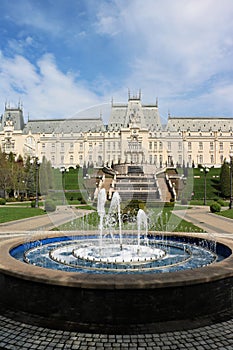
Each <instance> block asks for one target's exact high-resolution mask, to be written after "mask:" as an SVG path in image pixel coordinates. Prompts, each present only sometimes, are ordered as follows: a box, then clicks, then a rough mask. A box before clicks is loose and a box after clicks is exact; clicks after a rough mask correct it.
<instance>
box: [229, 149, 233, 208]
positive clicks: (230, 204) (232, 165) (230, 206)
mask: <svg viewBox="0 0 233 350" xmlns="http://www.w3.org/2000/svg"><path fill="white" fill-rule="evenodd" d="M232 158H233V155H232V154H230V203H229V209H232V170H233V169H232V167H233V164H232Z"/></svg>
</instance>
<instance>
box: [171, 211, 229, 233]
mask: <svg viewBox="0 0 233 350" xmlns="http://www.w3.org/2000/svg"><path fill="white" fill-rule="evenodd" d="M174 213H175V214H176V215H177V216H179V217H180V218H184V219H185V220H186V221H190V222H192V223H193V224H194V225H196V226H198V227H200V228H202V229H203V230H205V231H206V232H208V233H217V234H224V235H225V234H233V220H232V219H228V218H224V217H223V216H219V215H216V214H212V213H211V212H210V209H209V206H193V207H191V208H190V209H186V210H175V211H174Z"/></svg>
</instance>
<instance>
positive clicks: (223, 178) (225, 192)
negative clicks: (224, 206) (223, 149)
mask: <svg viewBox="0 0 233 350" xmlns="http://www.w3.org/2000/svg"><path fill="white" fill-rule="evenodd" d="M220 188H221V194H222V196H223V197H229V196H230V168H229V164H228V163H227V162H226V160H224V162H223V165H222V167H221V172H220Z"/></svg>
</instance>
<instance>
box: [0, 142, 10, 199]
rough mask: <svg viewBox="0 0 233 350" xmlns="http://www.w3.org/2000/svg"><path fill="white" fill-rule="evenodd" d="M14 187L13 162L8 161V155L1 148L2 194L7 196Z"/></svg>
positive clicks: (0, 180) (0, 183)
mask: <svg viewBox="0 0 233 350" xmlns="http://www.w3.org/2000/svg"><path fill="white" fill-rule="evenodd" d="M11 189H12V171H11V164H10V162H9V161H8V158H7V155H6V154H5V153H2V151H1V149H0V190H2V196H3V197H4V198H6V197H7V196H8V194H9V192H10V190H11Z"/></svg>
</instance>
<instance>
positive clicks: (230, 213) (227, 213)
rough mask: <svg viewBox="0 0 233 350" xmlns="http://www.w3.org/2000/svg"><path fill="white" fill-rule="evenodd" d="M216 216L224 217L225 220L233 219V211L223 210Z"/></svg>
mask: <svg viewBox="0 0 233 350" xmlns="http://www.w3.org/2000/svg"><path fill="white" fill-rule="evenodd" d="M216 214H217V215H220V216H224V217H225V218H229V219H233V209H227V210H223V211H220V212H219V213H216Z"/></svg>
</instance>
